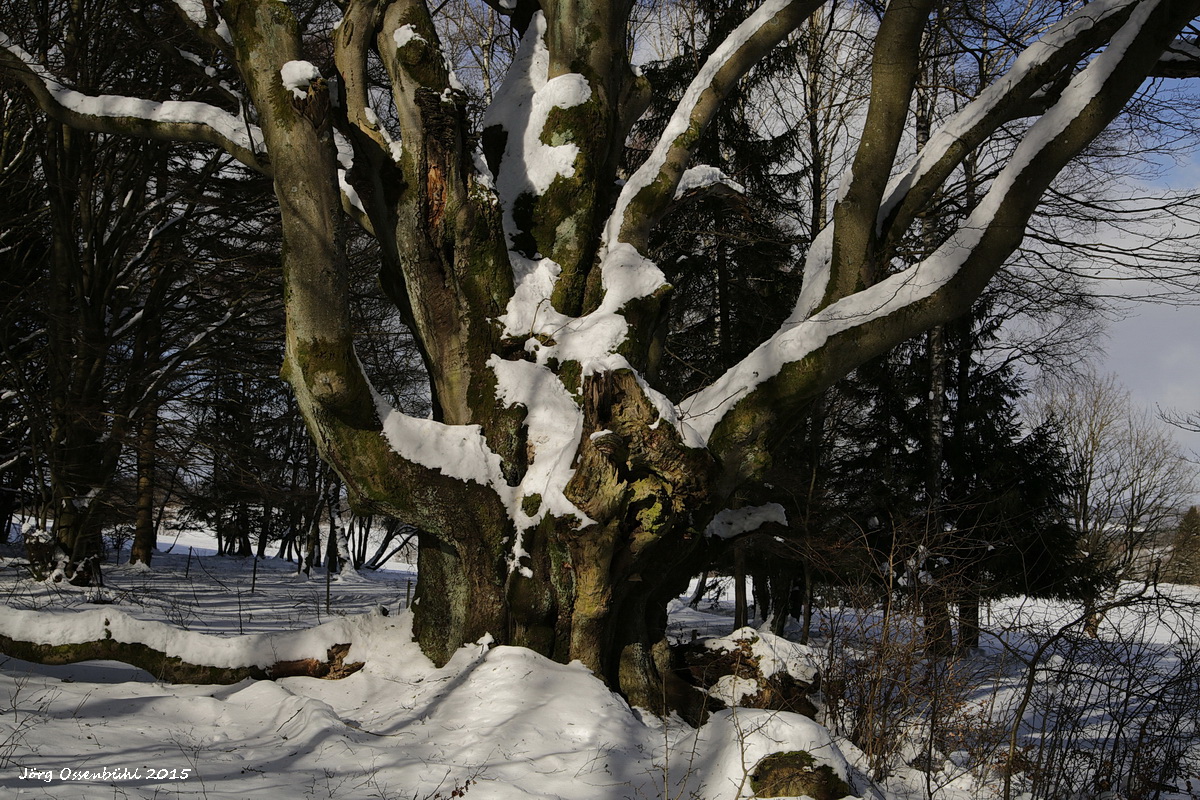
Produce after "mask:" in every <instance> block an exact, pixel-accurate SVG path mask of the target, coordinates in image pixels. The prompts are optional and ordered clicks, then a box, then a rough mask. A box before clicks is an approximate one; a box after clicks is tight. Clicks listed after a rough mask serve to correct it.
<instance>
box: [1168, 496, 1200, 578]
mask: <svg viewBox="0 0 1200 800" xmlns="http://www.w3.org/2000/svg"><path fill="white" fill-rule="evenodd" d="M1163 577H1164V578H1165V579H1166V580H1169V581H1173V582H1175V583H1190V584H1192V585H1193V586H1200V509H1198V508H1196V506H1192V507H1191V508H1189V509H1188V510H1187V513H1186V514H1184V515H1183V519H1181V520H1179V527H1178V528H1176V529H1175V538H1174V540H1173V541H1172V543H1171V560H1170V561H1169V562H1168V567H1167V570H1166V574H1165V575H1164V576H1163Z"/></svg>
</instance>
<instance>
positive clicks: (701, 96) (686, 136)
mask: <svg viewBox="0 0 1200 800" xmlns="http://www.w3.org/2000/svg"><path fill="white" fill-rule="evenodd" d="M820 5H821V2H820V0H767V2H765V3H763V4H762V5H761V6H759V8H758V9H757V10H756V11H755V12H754V13H753V14H751V15H750V16H749V17H748V18H747V19H746V21H745V22H743V23H742V24H741V25H739V26H738V27H737V28H735V29H734V30H733V32H732V33H730V34H729V36H728V37H727V38H726V39H725V41H724V42H722V43H721V45H720V46H718V47H717V49H716V50H714V51H713V53H712V55H710V56H709V57H708V59H707V60H706V61H705V62H704V65H703V66H702V67H701V68H700V71H699V72H698V73H697V75H696V77H695V78H694V79H693V80H692V82H691V84H690V85H689V86H688V88H687V90H686V91H685V92H684V95H683V98H682V99H681V100H680V101H679V104H678V105H677V106H676V108H675V111H674V113H673V114H672V115H671V119H670V121H669V122H668V123H667V127H666V130H664V131H663V133H662V135H661V136H660V137H659V140H658V142H657V144H656V145H655V147H654V149H653V150H652V151H651V154H650V157H649V158H648V159H646V161H645V162H644V163H643V164H642V166H641V167H639V168H638V170H637V171H636V172H634V174H633V175H631V176H630V177H629V180H627V181H626V182H625V185H624V187H622V189H621V194H620V196H619V197H618V199H617V204H616V207H615V208H614V209H613V212H612V214H611V216H610V217H609V219H608V224H607V225H606V226H605V232H604V238H605V244H606V245H607V246H608V247H610V248H611V247H615V246H616V244H617V243H618V242H626V243H629V244H632V245H634V246H635V247H641V246H642V245H643V244H644V241H645V238H646V236H647V234H648V233H649V231H650V228H651V226H652V225H653V223H654V221H655V220H657V219H658V217H659V216H660V215H661V214H662V212H663V211H664V210H665V209H666V206H667V204H668V203H669V202H670V201H671V200H672V199H673V198H674V196H675V189H676V186H677V185H678V183H679V179H680V177H681V176H682V175H683V172H684V169H685V168H686V167H687V162H688V161H689V160H690V159H691V156H692V152H693V151H694V149H695V147H696V144H697V142H698V140H699V132H700V131H702V130H703V129H704V128H705V127H706V126H707V125H708V123H709V121H711V120H712V118H713V116H714V115H715V114H716V112H717V109H718V108H719V107H720V105H721V101H722V100H723V99H724V98H725V96H726V95H727V94H728V93H729V91H730V90H732V88H733V87H734V86H735V85H736V84H737V81H738V80H739V79H740V78H741V77H742V76H743V75H745V74H746V73H747V72H748V71H749V70H750V69H751V68H752V67H754V65H755V64H757V63H758V61H759V60H760V59H761V58H762V56H763V55H764V54H765V53H767V52H768V51H769V50H770V49H771V48H773V47H774V46H775V45H776V44H778V43H779V42H781V41H783V39H784V38H785V37H786V36H787V35H788V34H789V33H791V32H792V31H793V30H795V28H796V27H797V26H798V25H799V24H800V23H801V22H802V21H803V20H805V19H806V18H807V17H808V16H809V15H810V14H812V13H813V11H815V10H816V9H817V8H818V7H819V6H820Z"/></svg>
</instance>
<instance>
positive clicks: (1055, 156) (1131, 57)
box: [680, 0, 1200, 440]
mask: <svg viewBox="0 0 1200 800" xmlns="http://www.w3.org/2000/svg"><path fill="white" fill-rule="evenodd" d="M1117 4H1121V2H1120V0H1118V3H1117ZM1125 5H1128V3H1125ZM1132 5H1133V8H1131V9H1130V13H1129V15H1128V18H1127V19H1126V20H1125V21H1124V22H1123V24H1122V25H1121V27H1120V28H1119V30H1118V31H1117V32H1116V33H1115V34H1113V35H1112V37H1111V39H1110V40H1109V44H1108V46H1107V47H1106V48H1105V49H1104V50H1103V51H1102V52H1100V53H1099V54H1098V55H1097V56H1096V57H1095V58H1093V59H1092V60H1091V62H1090V63H1089V64H1088V65H1087V66H1086V67H1085V68H1084V69H1083V70H1082V71H1080V72H1079V73H1078V74H1076V75H1075V76H1074V77H1073V78H1072V80H1071V81H1070V83H1069V84H1068V86H1067V88H1066V89H1065V90H1064V92H1063V93H1062V96H1061V97H1060V99H1059V100H1058V101H1057V102H1056V103H1055V104H1054V105H1053V106H1052V107H1051V108H1050V110H1049V111H1048V112H1047V113H1046V114H1045V115H1043V116H1042V117H1041V118H1040V119H1038V120H1037V121H1036V122H1035V123H1034V124H1033V126H1032V127H1031V128H1030V130H1029V131H1028V132H1027V133H1026V135H1025V136H1024V137H1023V138H1022V140H1021V142H1020V143H1019V145H1018V146H1017V148H1016V150H1015V151H1014V153H1013V154H1012V156H1011V157H1010V159H1009V161H1008V163H1007V164H1006V166H1005V167H1004V169H1003V170H1001V172H1000V173H999V174H998V175H997V177H996V178H995V180H994V181H993V182H992V184H991V186H990V187H989V188H988V191H987V193H986V194H985V195H984V197H983V199H982V200H981V201H980V202H979V204H978V205H977V206H976V207H975V208H974V209H973V210H972V212H971V213H970V215H969V216H968V218H967V219H966V220H965V221H964V223H963V224H962V225H961V226H960V228H959V230H958V232H957V233H956V234H955V235H953V236H951V237H950V238H949V239H948V240H947V241H946V242H945V243H944V244H943V245H942V246H941V247H939V248H938V249H937V250H936V251H935V252H934V253H933V254H932V255H930V256H929V257H928V258H926V259H924V260H923V261H921V262H920V263H918V264H916V265H914V266H912V267H909V268H908V269H905V270H903V271H901V272H899V273H896V274H894V275H891V276H888V277H886V278H884V279H883V280H881V281H879V282H878V283H876V284H874V285H872V286H869V287H868V288H866V289H864V290H861V291H858V292H856V293H853V294H848V295H845V296H842V297H840V298H837V299H834V301H833V302H832V303H830V304H829V305H827V306H825V307H823V308H820V309H819V310H816V311H815V313H813V311H814V308H816V307H817V306H816V305H815V304H814V303H813V295H812V294H809V293H805V294H802V296H801V298H800V300H799V301H798V303H797V306H796V309H795V311H794V312H793V314H792V316H791V317H789V318H788V320H786V321H785V322H784V324H783V326H782V327H781V328H780V330H779V331H778V332H776V334H775V335H774V336H772V337H771V339H769V340H768V341H766V342H764V343H763V344H762V345H760V346H759V347H758V348H757V349H756V350H755V351H754V352H752V353H751V354H750V355H749V356H747V357H746V358H745V359H744V360H743V361H741V362H740V363H739V364H737V365H735V366H734V367H732V368H731V369H730V370H728V371H727V372H726V373H725V374H724V375H723V376H721V378H719V379H718V380H717V381H716V382H714V383H713V384H712V385H710V386H709V387H707V388H705V389H703V390H701V391H700V392H697V393H696V394H694V395H692V396H691V397H689V398H688V399H686V400H685V401H684V402H683V403H681V404H680V408H681V410H682V411H683V412H684V415H685V417H686V418H687V421H688V423H689V424H691V425H692V426H693V427H694V428H695V429H696V430H697V432H699V433H700V434H701V435H702V436H703V437H704V438H705V439H706V440H711V437H712V436H713V435H714V431H716V429H717V427H718V426H719V425H721V423H723V422H724V421H725V420H726V419H727V418H728V415H729V412H730V411H732V410H733V409H734V408H735V407H737V406H738V405H739V404H740V403H741V402H742V401H743V400H747V399H749V400H751V401H752V404H754V405H756V406H758V404H759V403H767V400H766V399H765V398H763V399H757V398H755V395H762V394H763V391H762V387H764V386H765V385H767V384H772V386H773V387H774V388H773V389H772V392H773V393H774V392H780V391H783V392H787V391H788V390H786V389H781V388H780V387H778V386H775V384H777V383H778V382H779V381H780V380H782V381H784V382H785V383H786V382H788V381H789V380H801V381H802V382H804V383H806V385H810V384H807V381H805V380H804V379H802V378H798V377H797V370H799V371H801V372H804V371H807V372H809V373H810V378H809V380H813V381H816V382H817V383H820V382H821V380H822V379H821V378H820V377H819V376H820V374H821V373H823V372H825V371H826V370H828V369H829V367H828V365H827V364H825V363H823V362H825V361H827V359H828V358H829V357H830V356H829V355H828V354H829V353H830V352H832V351H833V350H836V349H837V348H836V347H831V344H832V343H833V342H834V340H835V339H839V338H840V340H842V341H843V342H845V343H846V346H849V347H855V345H853V344H850V341H851V340H850V339H848V338H847V336H849V337H852V338H854V337H857V338H859V339H863V340H868V339H869V340H872V341H875V342H876V343H875V344H874V347H875V348H876V349H878V350H879V352H882V351H883V350H885V349H887V347H888V346H890V345H892V344H895V343H898V342H899V341H902V340H903V339H904V338H907V336H908V335H911V334H913V333H916V332H917V331H919V330H921V329H923V328H924V327H927V326H928V324H931V322H933V321H936V320H937V319H939V318H941V317H945V316H953V314H952V313H951V312H950V311H949V310H950V309H954V308H957V307H958V302H966V301H969V300H970V299H972V298H973V297H974V296H975V294H976V293H977V292H976V291H975V287H982V286H983V285H984V284H985V283H986V281H987V280H988V279H989V278H990V277H991V276H992V275H993V274H994V273H995V272H996V271H997V270H998V269H999V268H1000V267H1001V266H1002V265H1003V262H1004V260H1005V259H1006V258H1007V256H1008V254H1009V253H1011V252H1012V250H1013V249H1014V248H1015V247H1016V246H1017V245H1018V244H1019V243H1020V241H1021V239H1022V237H1023V231H1024V225H1025V223H1026V222H1027V220H1028V217H1029V215H1030V214H1031V213H1032V212H1033V210H1034V208H1035V207H1036V203H1037V200H1038V198H1039V197H1040V195H1041V193H1042V192H1043V191H1044V190H1045V189H1046V187H1047V186H1048V185H1049V184H1050V182H1051V180H1052V179H1053V177H1054V176H1055V175H1056V174H1057V173H1058V171H1059V170H1061V169H1062V167H1063V166H1065V164H1066V163H1067V162H1068V161H1069V160H1070V159H1071V158H1073V157H1074V156H1075V155H1076V154H1078V153H1079V152H1080V151H1081V150H1082V149H1083V148H1084V147H1085V146H1086V145H1087V144H1088V143H1089V142H1090V141H1091V140H1092V139H1093V138H1094V137H1095V136H1096V135H1098V134H1099V133H1100V132H1101V131H1102V130H1103V129H1104V128H1105V127H1106V126H1107V125H1108V124H1109V122H1111V120H1112V118H1113V117H1114V116H1115V115H1116V114H1117V113H1119V111H1120V109H1121V108H1123V107H1124V105H1125V103H1126V102H1128V100H1129V98H1130V97H1131V96H1132V95H1133V94H1134V93H1135V92H1136V91H1137V90H1138V88H1139V86H1140V85H1141V82H1142V76H1145V75H1147V74H1148V73H1149V72H1150V71H1151V70H1152V69H1153V67H1154V65H1155V64H1156V63H1157V61H1158V58H1159V54H1160V53H1161V52H1162V51H1163V49H1164V48H1165V47H1167V46H1168V45H1169V44H1170V41H1171V40H1172V39H1173V37H1174V35H1175V34H1176V33H1177V32H1178V30H1179V28H1180V27H1181V26H1182V25H1183V24H1185V23H1186V22H1187V21H1188V20H1189V19H1190V18H1192V17H1193V16H1195V15H1196V14H1197V13H1200V3H1197V2H1191V3H1186V4H1185V3H1179V4H1164V3H1162V2H1160V0H1143V1H1142V2H1134V3H1133V4H1132ZM1003 81H1004V78H1001V79H1000V82H1003ZM977 110H978V109H977ZM956 119H957V118H956ZM998 122H999V121H997V124H998ZM919 158H920V157H919ZM831 227H833V230H832V231H830V229H829V228H827V229H826V231H825V232H822V235H821V236H818V237H817V241H816V242H815V243H814V246H815V249H816V250H817V252H816V254H815V257H814V259H813V260H812V261H811V262H810V267H811V268H812V270H813V272H814V274H817V275H818V276H819V274H820V272H821V266H820V265H821V263H822V255H821V252H822V248H824V247H826V246H827V242H830V241H833V240H835V239H836V237H837V235H838V233H839V231H838V230H837V229H836V225H834V226H831ZM957 296H961V297H962V298H963V300H962V301H956V300H955V299H954V298H955V297H957ZM889 318H892V323H893V324H892V325H890V326H886V325H884V321H885V320H888V319H889ZM887 329H890V330H887ZM880 335H882V336H883V338H881V339H877V338H876V337H879V336H880ZM806 361H807V362H808V366H807V367H801V366H800V364H801V362H806ZM785 371H786V372H788V373H790V374H789V375H788V376H781V373H784V372H785ZM777 399H779V398H777ZM784 402H786V397H785V398H784ZM765 408H766V406H765V405H764V406H762V408H760V409H759V411H755V412H753V415H758V414H760V413H766V414H770V413H774V412H772V411H765V410H763V409H765ZM742 427H747V429H752V428H753V426H752V425H751V426H747V425H746V423H745V421H743V423H742Z"/></svg>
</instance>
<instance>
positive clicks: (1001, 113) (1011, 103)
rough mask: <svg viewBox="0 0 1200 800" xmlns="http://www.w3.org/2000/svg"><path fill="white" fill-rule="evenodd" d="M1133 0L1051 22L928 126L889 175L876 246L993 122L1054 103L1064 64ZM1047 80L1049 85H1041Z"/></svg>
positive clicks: (1114, 25) (1113, 25) (1121, 17)
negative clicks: (974, 92) (912, 155)
mask: <svg viewBox="0 0 1200 800" xmlns="http://www.w3.org/2000/svg"><path fill="white" fill-rule="evenodd" d="M1136 5H1137V0H1108V1H1107V2H1103V1H1102V2H1095V3H1089V4H1088V5H1086V6H1084V7H1083V8H1081V9H1079V10H1078V11H1077V12H1075V13H1074V14H1072V15H1070V16H1069V17H1067V18H1066V19H1064V20H1062V21H1060V22H1058V23H1057V24H1055V25H1054V26H1052V27H1051V28H1050V29H1049V30H1047V31H1046V32H1045V34H1043V36H1042V37H1041V39H1039V40H1038V41H1037V42H1035V43H1034V44H1032V45H1030V46H1029V47H1028V48H1026V50H1025V51H1024V52H1023V53H1022V54H1021V55H1020V56H1019V57H1018V58H1017V60H1016V61H1015V62H1014V63H1013V65H1012V67H1011V68H1010V69H1009V70H1008V72H1007V73H1005V74H1004V75H1003V76H1002V77H1001V78H1000V79H999V80H997V81H995V82H994V83H992V85H990V86H989V87H988V88H987V89H986V90H984V91H983V92H982V93H981V94H980V95H979V97H978V98H976V99H975V100H974V101H972V102H971V103H969V104H968V105H967V107H966V108H964V109H963V110H962V111H960V112H958V113H957V114H955V115H954V116H953V117H951V118H950V119H949V120H947V121H946V123H945V124H944V125H942V126H941V128H939V129H938V130H937V131H935V132H934V134H933V135H932V136H931V137H930V139H929V141H928V142H927V143H926V145H925V147H924V148H923V149H922V151H921V153H920V154H919V155H918V156H917V158H916V160H915V161H914V162H913V164H912V165H911V166H910V167H909V168H908V169H907V170H905V171H904V172H903V173H902V174H901V175H900V176H899V177H897V178H896V179H894V180H893V181H892V183H891V185H890V186H889V187H888V193H887V197H886V198H884V199H883V201H882V203H881V204H880V205H879V213H878V219H877V220H876V222H877V224H878V226H879V227H878V230H879V233H880V234H881V235H882V236H883V237H884V238H885V240H886V243H885V245H884V246H883V247H881V248H880V250H881V252H883V253H889V252H891V251H892V250H893V249H894V248H895V247H896V245H897V243H898V241H899V239H900V238H901V237H902V236H903V235H904V234H905V231H906V230H907V229H908V227H909V226H910V225H911V224H912V222H913V220H914V219H915V218H916V215H917V214H918V213H919V212H920V211H921V209H923V208H924V207H925V205H926V204H927V203H928V202H929V200H930V198H932V197H933V195H934V194H935V193H936V192H937V191H938V189H939V187H941V185H942V183H943V182H944V181H945V180H946V178H947V177H948V176H949V175H950V174H951V173H952V172H953V171H954V170H955V169H956V168H957V167H958V166H959V165H960V164H962V162H963V159H965V158H966V157H967V156H968V155H969V154H970V153H971V152H973V151H974V150H975V148H977V147H978V146H979V145H980V144H982V143H983V142H984V141H985V140H986V139H987V138H988V137H989V136H990V135H992V134H993V133H994V132H995V131H996V130H997V128H999V126H1000V125H1002V124H1003V123H1005V122H1007V121H1009V120H1010V119H1013V118H1016V117H1018V116H1025V117H1028V116H1032V115H1034V114H1036V113H1044V112H1045V111H1046V110H1047V109H1049V108H1051V107H1053V106H1054V105H1055V104H1056V103H1057V102H1058V100H1059V99H1060V98H1061V95H1062V91H1063V89H1064V88H1065V86H1066V85H1067V81H1068V80H1069V78H1070V70H1071V68H1072V67H1074V66H1075V64H1076V63H1078V61H1079V60H1080V59H1081V58H1082V57H1084V56H1085V55H1087V54H1088V53H1089V52H1091V51H1093V50H1094V49H1095V48H1097V47H1099V46H1101V45H1103V44H1104V43H1105V42H1107V41H1108V40H1109V39H1110V38H1111V37H1112V35H1113V33H1114V32H1115V31H1116V30H1117V29H1118V28H1120V26H1121V25H1123V24H1124V23H1125V22H1126V21H1127V20H1128V19H1129V15H1130V14H1131V13H1132V12H1133V9H1134V8H1135V6H1136ZM1060 77H1061V79H1059V78H1060ZM1049 84H1053V88H1052V89H1051V90H1050V91H1047V87H1048V85H1049Z"/></svg>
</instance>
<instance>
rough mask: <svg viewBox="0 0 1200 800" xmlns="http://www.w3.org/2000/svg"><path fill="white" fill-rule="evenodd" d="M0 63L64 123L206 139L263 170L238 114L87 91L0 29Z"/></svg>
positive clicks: (255, 140)
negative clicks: (64, 80) (63, 81)
mask: <svg viewBox="0 0 1200 800" xmlns="http://www.w3.org/2000/svg"><path fill="white" fill-rule="evenodd" d="M0 67H3V68H5V69H8V70H10V71H11V73H12V74H13V75H14V76H15V77H16V78H17V79H18V80H20V81H21V83H22V84H24V86H25V87H26V88H27V89H28V90H29V91H30V92H31V93H32V94H33V95H34V97H35V98H36V99H37V102H38V105H39V106H41V108H42V110H44V111H45V112H46V113H47V114H50V115H51V116H53V117H54V118H55V119H57V120H59V121H60V122H62V123H63V124H65V125H69V126H71V127H73V128H79V129H80V130H87V131H94V132H96V133H112V134H125V135H134V136H141V137H145V138H148V139H163V140H168V141H187V142H207V143H209V144H213V145H216V146H218V147H220V148H222V149H223V150H225V151H226V152H227V153H229V154H230V155H231V156H233V157H234V158H236V159H237V160H238V161H240V162H242V163H243V164H245V165H246V166H248V167H251V168H252V169H255V170H257V171H259V172H263V173H268V172H269V168H268V166H267V164H266V162H265V160H264V159H262V158H261V156H262V155H264V153H265V148H264V147H263V140H262V135H261V133H260V132H259V131H258V129H257V128H256V127H255V126H253V125H251V124H250V123H249V122H247V121H246V120H245V119H244V118H242V117H241V116H240V115H237V116H235V115H233V114H230V113H229V112H228V111H224V110H222V109H220V108H217V107H216V106H212V105H209V104H208V103H200V102H196V101H192V100H164V101H162V102H157V101H153V100H145V99H142V98H136V97H124V96H121V95H87V94H83V93H82V92H77V91H75V90H73V89H70V88H68V87H66V86H64V85H63V84H61V83H59V82H58V81H57V80H56V79H55V78H54V77H53V76H52V75H50V73H49V72H47V71H46V70H45V69H44V68H43V67H42V66H41V65H40V64H38V63H37V61H36V59H34V58H33V56H31V55H30V54H29V53H27V52H26V51H25V50H24V49H23V48H22V47H21V46H20V45H18V44H16V43H15V42H13V41H12V40H11V39H10V38H9V37H8V36H7V35H5V34H3V33H0Z"/></svg>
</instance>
